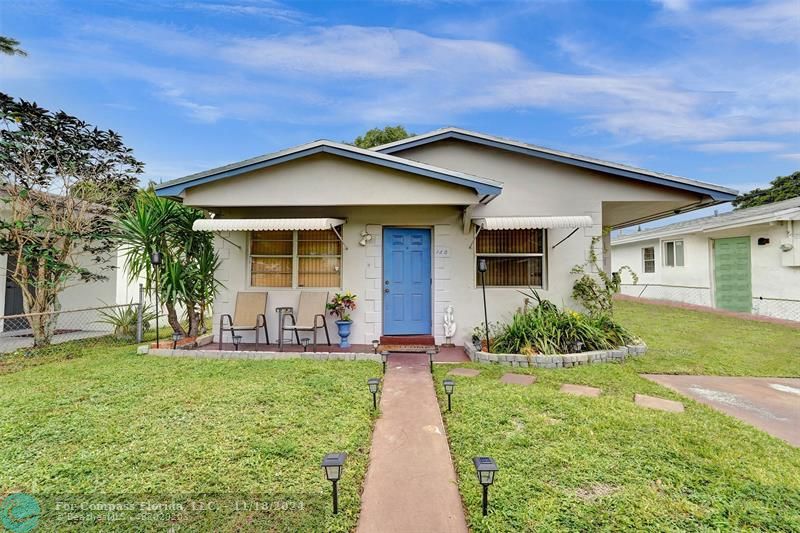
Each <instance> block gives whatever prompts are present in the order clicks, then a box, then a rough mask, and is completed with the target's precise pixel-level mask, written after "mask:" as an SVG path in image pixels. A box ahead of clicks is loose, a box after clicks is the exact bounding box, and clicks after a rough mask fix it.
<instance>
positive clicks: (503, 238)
mask: <svg viewBox="0 0 800 533" xmlns="http://www.w3.org/2000/svg"><path fill="white" fill-rule="evenodd" d="M544 247H545V233H544V230H542V229H514V230H482V231H481V232H479V233H478V236H477V238H476V239H475V251H476V255H477V258H476V265H477V260H479V259H486V285H487V286H491V287H543V286H544V265H545V262H544ZM476 272H477V268H476ZM477 283H478V285H480V283H481V275H480V273H479V272H478V273H477Z"/></svg>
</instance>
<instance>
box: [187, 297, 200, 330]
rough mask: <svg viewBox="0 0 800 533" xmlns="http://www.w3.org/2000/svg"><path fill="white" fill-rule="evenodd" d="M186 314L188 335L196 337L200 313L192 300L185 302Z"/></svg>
mask: <svg viewBox="0 0 800 533" xmlns="http://www.w3.org/2000/svg"><path fill="white" fill-rule="evenodd" d="M186 316H187V317H188V318H189V332H188V336H189V337H197V335H199V333H200V315H199V314H198V313H197V306H196V304H195V303H194V302H186Z"/></svg>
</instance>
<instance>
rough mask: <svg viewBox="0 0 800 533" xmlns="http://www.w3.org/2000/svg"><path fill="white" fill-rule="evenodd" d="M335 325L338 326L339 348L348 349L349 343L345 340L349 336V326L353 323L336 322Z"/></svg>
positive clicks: (348, 321) (350, 321) (349, 321)
mask: <svg viewBox="0 0 800 533" xmlns="http://www.w3.org/2000/svg"><path fill="white" fill-rule="evenodd" d="M336 325H337V326H339V348H349V347H350V341H348V340H347V338H348V337H349V336H350V326H352V325H353V321H352V320H337V321H336Z"/></svg>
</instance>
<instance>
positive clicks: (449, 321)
mask: <svg viewBox="0 0 800 533" xmlns="http://www.w3.org/2000/svg"><path fill="white" fill-rule="evenodd" d="M453 311H454V309H453V306H452V305H448V306H447V307H446V308H445V310H444V336H445V337H446V338H447V344H452V341H453V335H455V334H456V318H455V316H453Z"/></svg>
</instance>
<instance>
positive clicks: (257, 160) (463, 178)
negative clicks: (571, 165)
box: [155, 140, 503, 203]
mask: <svg viewBox="0 0 800 533" xmlns="http://www.w3.org/2000/svg"><path fill="white" fill-rule="evenodd" d="M320 153H325V154H333V155H337V156H340V157H345V158H347V159H352V160H355V161H362V162H365V163H369V164H373V165H378V166H381V167H386V168H391V169H395V170H400V171H403V172H409V173H411V174H417V175H419V176H424V177H428V178H433V179H437V180H441V181H446V182H448V183H454V184H457V185H462V186H464V187H470V188H472V189H474V190H475V192H476V193H477V194H479V195H481V202H482V203H487V202H489V201H490V200H491V199H493V198H494V197H496V196H497V195H499V194H500V193H501V192H502V190H503V184H502V183H500V182H499V181H495V180H492V179H487V178H482V177H478V176H472V175H470V174H465V173H463V172H456V171H454V170H448V169H445V168H439V167H435V166H433V165H427V164H425V163H419V162H417V161H412V160H410V159H404V158H402V157H395V156H393V155H389V154H382V153H379V152H375V151H372V150H365V149H363V148H358V147H357V146H351V145H349V144H343V143H338V142H334V141H327V140H319V141H314V142H312V143H308V144H301V145H300V146H295V147H293V148H288V149H286V150H281V151H280V152H273V153H271V154H265V155H261V156H258V157H254V158H252V159H245V160H244V161H239V162H237V163H231V164H230V165H225V166H222V167H218V168H213V169H211V170H206V171H204V172H198V173H197V174H192V175H190V176H185V177H183V178H178V179H174V180H171V181H168V182H165V183H162V184H160V185H156V187H155V190H156V194H158V195H159V196H171V197H178V196H180V195H181V194H182V193H183V191H184V190H186V189H187V188H189V187H195V186H197V185H202V184H204V183H210V182H212V181H217V180H221V179H225V178H230V177H232V176H238V175H240V174H244V173H246V172H251V171H253V170H259V169H262V168H267V167H271V166H274V165H279V164H281V163H285V162H287V161H293V160H296V159H300V158H303V157H308V156H312V155H315V154H320Z"/></svg>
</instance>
